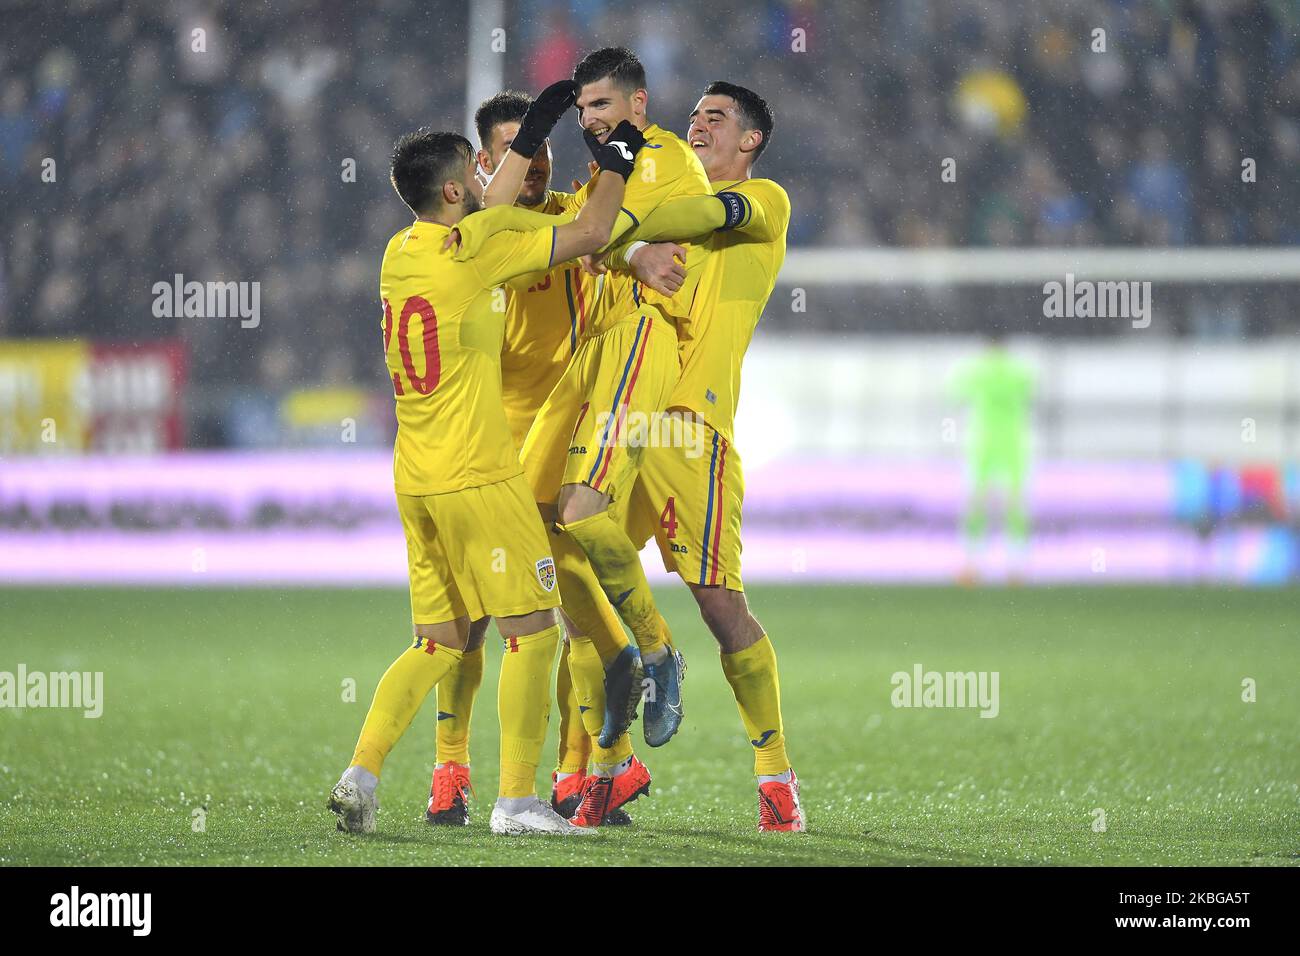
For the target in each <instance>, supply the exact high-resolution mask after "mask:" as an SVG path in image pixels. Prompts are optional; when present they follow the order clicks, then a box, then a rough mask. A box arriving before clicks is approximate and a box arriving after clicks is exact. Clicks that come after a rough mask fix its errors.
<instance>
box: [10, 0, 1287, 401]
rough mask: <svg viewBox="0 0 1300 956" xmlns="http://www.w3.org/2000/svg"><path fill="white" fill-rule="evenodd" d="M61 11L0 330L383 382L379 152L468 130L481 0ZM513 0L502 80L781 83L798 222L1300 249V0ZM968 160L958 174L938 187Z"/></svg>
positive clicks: (776, 95) (208, 363) (207, 368)
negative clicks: (201, 315) (207, 295)
mask: <svg viewBox="0 0 1300 956" xmlns="http://www.w3.org/2000/svg"><path fill="white" fill-rule="evenodd" d="M56 6H59V4H48V3H44V2H32V3H30V4H29V3H24V2H21V0H20V2H13V0H9V2H7V3H5V4H3V7H4V10H3V17H4V21H5V29H4V40H3V52H2V55H0V337H27V336H74V335H93V336H96V337H100V338H109V339H114V338H116V339H131V338H136V339H151V338H157V337H161V336H167V335H180V336H182V337H183V338H184V339H185V340H186V342H187V343H188V346H189V350H190V354H191V378H192V379H193V380H195V381H196V382H198V383H200V384H202V383H210V384H214V383H231V382H243V383H248V384H253V383H259V384H260V385H262V386H263V387H264V388H265V389H267V390H271V391H274V390H275V389H276V388H279V387H280V386H281V385H282V383H284V382H287V381H296V382H314V383H318V384H329V383H349V382H352V381H354V380H367V381H368V380H369V378H370V376H369V374H368V373H369V371H370V370H371V369H372V367H374V362H375V361H377V355H378V345H377V343H378V311H377V306H376V281H377V280H376V277H377V273H378V256H379V254H380V252H381V250H382V248H383V244H384V242H385V240H386V239H387V237H388V236H390V235H391V234H392V232H393V231H394V230H396V229H397V228H400V226H401V225H402V224H403V222H404V220H405V218H406V216H405V210H403V209H402V208H401V206H400V205H399V204H398V202H397V201H396V199H395V198H393V197H392V196H391V194H390V189H389V185H388V181H387V152H388V148H389V145H390V144H391V142H392V140H393V139H394V138H395V136H396V135H398V134H399V133H400V132H402V131H403V130H406V129H408V128H411V127H413V126H416V125H422V124H431V125H434V126H442V127H452V128H457V127H461V126H462V125H463V123H464V117H465V104H464V96H465V85H466V69H467V58H466V51H465V39H466V33H467V29H468V13H467V7H466V4H464V3H461V2H450V0H440V2H438V3H435V4H432V5H429V4H425V3H423V2H418V0H379V2H375V3H367V4H365V5H355V4H352V3H345V2H341V0H340V2H330V0H326V2H318V0H312V2H308V0H276V2H274V3H270V4H263V3H251V2H239V3H236V2H233V0H231V2H215V0H214V2H180V3H174V4H173V3H149V2H130V0H128V2H113V0H66V3H65V4H64V6H65V7H66V10H65V12H64V13H63V14H62V15H61V16H52V13H53V11H54V7H56ZM506 13H507V15H506V18H505V19H506V23H505V27H506V30H507V33H506V39H507V49H506V52H505V53H504V54H503V55H504V56H505V58H506V78H507V83H508V85H511V86H517V87H521V88H524V89H527V90H533V91H535V90H537V89H538V88H540V87H541V86H542V85H544V84H545V83H547V82H550V81H551V80H553V79H556V78H558V77H560V76H563V75H567V74H568V73H569V72H570V70H571V67H572V64H573V63H574V62H575V61H576V59H578V58H579V56H580V55H581V53H582V51H584V50H585V49H587V48H590V47H593V46H595V45H608V44H611V43H623V44H626V45H628V46H631V47H632V48H633V49H635V50H637V51H638V53H639V54H640V55H641V57H642V59H643V61H644V63H645V65H646V69H647V73H648V75H649V80H650V86H651V101H650V109H651V117H652V119H655V120H657V121H659V122H660V123H662V124H664V125H666V126H669V127H670V128H673V129H676V130H678V131H679V132H680V131H681V130H682V129H683V128H684V126H685V121H686V116H687V113H688V112H689V110H690V108H691V106H692V105H693V103H694V101H695V99H696V97H697V95H698V91H699V90H700V89H701V87H703V86H704V85H705V83H707V82H708V81H709V80H712V79H717V78H726V79H730V80H734V81H737V82H741V83H744V84H746V85H749V86H751V87H753V88H755V89H757V90H759V91H760V92H762V93H763V94H765V95H766V96H767V97H768V99H769V100H770V102H771V103H772V105H773V107H774V111H775V114H776V118H777V127H776V134H775V138H774V140H773V143H774V145H773V147H772V149H770V150H769V151H768V152H767V153H766V154H765V155H764V157H763V161H762V164H761V167H760V169H761V170H762V171H763V173H764V174H765V175H769V176H772V177H774V178H776V179H778V180H779V181H781V182H782V183H784V184H785V185H786V187H787V189H788V190H789V192H790V195H791V199H792V202H793V208H794V221H793V224H792V227H791V235H790V241H791V244H792V245H798V246H817V245H845V244H847V245H860V244H865V245H885V246H900V247H918V246H947V245H976V246H978V245H1000V246H1017V245H1076V244H1080V245H1090V244H1107V245H1109V244H1134V245H1148V246H1163V245H1174V246H1178V245H1190V244H1211V245H1218V244H1295V243H1300V180H1298V179H1297V177H1296V175H1295V172H1296V170H1297V169H1300V58H1298V56H1297V40H1296V37H1297V24H1298V23H1300V0H1150V2H1137V0H1046V2H1036V3H1021V2H1013V0H942V2H940V0H876V2H848V0H845V2H801V0H762V2H742V0H711V2H707V3H701V2H699V0H664V2H661V3H655V4H641V5H633V6H629V5H626V4H619V3H616V2H614V0H567V2H563V0H507V3H506ZM196 28H197V29H202V30H204V31H205V33H204V45H205V50H204V51H203V52H195V51H194V49H193V44H194V33H193V31H194V30H195V29H196ZM1097 28H1102V29H1104V30H1105V41H1104V42H1105V50H1106V52H1105V53H1104V54H1103V53H1099V52H1093V46H1094V44H1095V42H1096V38H1095V36H1094V33H1093V31H1094V30H1095V29H1097ZM795 31H804V33H803V34H802V36H803V38H804V39H803V44H802V49H803V52H796V50H795V49H792V46H798V45H799V42H798V40H796V39H795V38H793V36H792V34H794V32H795ZM553 145H554V148H555V153H556V180H557V183H556V184H557V185H558V186H561V187H566V186H567V183H568V181H569V179H570V178H571V177H572V176H573V175H577V174H579V173H581V172H583V170H585V164H584V162H583V160H584V154H583V152H582V151H581V145H580V140H579V137H578V135H577V130H576V126H571V125H569V124H566V125H565V126H564V128H562V129H561V130H559V131H558V133H557V135H556V136H555V137H554V138H553ZM945 157H952V158H954V159H955V160H956V162H957V167H956V170H957V179H956V182H955V183H953V184H949V185H944V186H941V185H940V183H939V172H940V163H941V162H942V160H943V158H945ZM45 158H51V159H53V160H54V161H55V164H56V165H55V171H56V181H55V182H52V183H47V182H43V181H42V179H41V172H42V161H43V160H44V159H45ZM1246 158H1250V159H1253V160H1254V161H1255V164H1256V167H1257V170H1258V182H1257V183H1244V182H1242V177H1241V168H1242V167H1241V164H1242V161H1243V159H1246ZM348 159H353V160H355V163H356V175H355V182H350V181H347V177H346V176H345V175H344V173H345V165H346V163H345V161H346V160H348ZM177 273H180V274H183V275H184V276H185V277H186V278H187V279H198V280H200V281H208V280H238V281H258V282H260V283H261V303H262V305H261V309H262V313H263V316H264V322H263V324H262V326H261V327H260V328H259V329H257V330H256V331H253V330H243V329H241V328H240V327H239V324H238V322H234V321H230V320H216V319H202V320H194V319H189V320H184V319H180V320H174V319H158V318H155V317H154V315H153V314H152V312H151V309H150V305H151V302H152V298H153V296H152V293H151V291H150V290H151V287H152V286H153V284H154V283H155V282H158V281H170V280H171V278H172V276H173V275H174V274H177ZM787 318H789V317H787ZM775 320H776V321H777V322H778V323H779V322H780V321H782V317H780V316H776V317H775ZM835 321H836V324H837V327H840V328H850V327H865V326H866V323H867V321H868V317H867V316H864V315H862V314H847V315H841V316H839V317H838V318H837V319H836V320H835Z"/></svg>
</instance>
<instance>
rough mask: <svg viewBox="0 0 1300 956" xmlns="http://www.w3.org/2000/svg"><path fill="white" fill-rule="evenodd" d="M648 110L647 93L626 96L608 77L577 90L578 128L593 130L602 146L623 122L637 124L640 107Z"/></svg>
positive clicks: (641, 92) (640, 91) (641, 91)
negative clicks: (612, 131) (646, 105)
mask: <svg viewBox="0 0 1300 956" xmlns="http://www.w3.org/2000/svg"><path fill="white" fill-rule="evenodd" d="M638 104H640V106H641V111H642V112H644V108H645V91H644V90H637V91H636V92H634V93H632V94H627V93H624V92H623V91H622V90H620V89H619V88H618V87H617V86H615V85H614V81H613V80H611V79H610V78H609V77H605V78H604V79H600V80H596V81H595V82H594V83H588V84H586V85H585V86H583V87H582V89H580V90H578V103H577V106H578V125H579V126H581V127H582V128H583V129H585V130H590V131H591V133H592V135H594V136H595V137H596V139H598V140H600V141H601V142H602V143H603V142H605V140H607V139H608V138H609V134H610V131H611V130H612V129H613V128H614V127H615V126H617V125H618V124H619V123H621V122H623V120H627V121H628V122H630V123H631V124H632V125H633V126H636V125H637V122H636V117H637V105H638Z"/></svg>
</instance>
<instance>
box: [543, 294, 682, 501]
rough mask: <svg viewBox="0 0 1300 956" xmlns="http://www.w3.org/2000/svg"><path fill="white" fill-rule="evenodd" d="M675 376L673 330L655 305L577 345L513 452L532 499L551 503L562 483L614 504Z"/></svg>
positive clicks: (677, 365) (628, 484)
mask: <svg viewBox="0 0 1300 956" xmlns="http://www.w3.org/2000/svg"><path fill="white" fill-rule="evenodd" d="M680 374H681V365H680V363H679V361H678V358H677V332H676V330H675V329H674V328H673V326H672V324H671V323H669V322H668V320H667V319H665V318H664V317H663V314H662V313H660V312H659V310H658V309H656V308H654V307H645V308H643V309H642V311H641V312H639V313H636V314H633V315H631V316H629V317H628V318H626V319H624V320H623V321H621V322H617V323H615V324H614V325H612V326H610V327H609V328H608V329H606V330H605V331H604V332H601V333H600V334H598V335H595V336H593V337H592V338H589V339H587V340H586V341H584V342H583V343H582V344H581V345H579V346H578V351H577V352H576V353H574V356H573V360H572V361H571V362H570V363H569V366H568V368H566V369H565V371H564V375H563V376H561V377H560V380H559V381H558V382H557V383H556V385H555V388H553V389H552V390H551V394H550V395H548V396H547V398H546V401H545V403H543V405H542V407H541V409H540V410H539V411H538V413H537V418H536V419H535V420H534V421H533V427H532V428H531V429H530V430H529V432H528V437H527V438H526V439H525V440H524V447H523V451H522V452H521V453H520V461H522V462H523V466H524V474H525V475H526V476H527V478H528V484H529V486H530V487H531V488H532V490H533V495H534V496H535V497H536V498H537V500H538V501H540V502H543V503H547V504H554V503H555V502H556V501H557V500H558V498H559V494H560V486H561V485H568V484H582V485H589V486H590V487H592V488H595V489H596V490H597V491H600V492H604V493H605V494H607V495H609V496H610V497H611V498H615V499H617V498H618V497H619V494H620V492H622V491H624V490H626V489H629V488H631V486H632V484H633V481H634V480H635V478H636V472H637V469H638V468H639V467H640V465H641V460H642V456H643V453H644V451H645V450H646V449H645V447H644V443H643V441H641V440H640V438H639V436H640V435H641V433H642V430H643V429H644V428H645V427H647V426H648V423H649V422H650V420H651V419H652V417H653V416H655V415H656V414H657V413H658V412H659V411H660V410H661V409H663V407H664V406H665V405H666V404H667V402H668V397H669V396H670V395H671V394H672V390H673V387H674V386H675V385H676V384H677V378H678V376H679V375H680Z"/></svg>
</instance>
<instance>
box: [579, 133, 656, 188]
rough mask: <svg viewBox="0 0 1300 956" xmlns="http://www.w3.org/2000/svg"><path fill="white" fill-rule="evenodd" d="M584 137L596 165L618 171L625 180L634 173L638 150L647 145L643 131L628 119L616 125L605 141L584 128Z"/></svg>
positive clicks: (614, 171)
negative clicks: (633, 165)
mask: <svg viewBox="0 0 1300 956" xmlns="http://www.w3.org/2000/svg"><path fill="white" fill-rule="evenodd" d="M582 138H583V139H585V140H586V141H587V148H588V149H589V150H591V155H592V157H593V158H594V159H595V160H596V165H598V166H599V167H600V168H601V169H607V170H609V171H610V172H611V173H618V174H619V175H620V176H622V177H623V179H624V180H626V179H627V178H628V177H629V176H631V175H632V164H633V163H635V162H636V154H637V151H638V150H639V149H640V148H641V147H642V146H644V145H645V137H644V136H642V135H641V131H640V130H639V129H637V128H636V127H635V126H633V125H632V124H631V123H629V122H628V121H627V120H623V122H621V123H619V124H618V125H617V126H615V127H614V128H613V129H612V130H611V131H610V134H609V138H608V139H607V140H605V142H603V143H602V142H601V141H600V140H598V139H596V137H595V136H593V135H592V133H591V131H590V130H583V131H582Z"/></svg>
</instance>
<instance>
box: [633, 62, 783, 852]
mask: <svg viewBox="0 0 1300 956" xmlns="http://www.w3.org/2000/svg"><path fill="white" fill-rule="evenodd" d="M772 126H773V119H772V113H771V110H770V109H769V108H768V106H767V103H766V102H764V101H763V99H762V98H761V97H759V96H758V95H757V94H756V93H754V92H753V91H751V90H748V89H745V88H744V87H741V86H736V85H734V84H731V83H723V82H717V83H712V84H710V85H709V86H708V87H707V88H706V89H705V91H704V96H703V97H702V98H701V99H700V101H699V103H698V104H697V105H696V107H695V110H694V111H693V112H692V113H691V118H690V129H689V131H688V134H687V140H688V142H689V143H690V145H691V149H693V150H694V151H695V153H696V155H698V156H699V157H700V159H701V161H702V162H703V163H704V168H705V169H706V170H707V171H708V174H709V179H710V181H711V182H712V184H713V189H714V192H715V193H716V198H707V199H699V198H692V199H685V200H674V201H672V202H670V203H666V204H664V205H663V206H660V207H659V209H657V210H656V211H655V212H653V213H651V214H650V215H649V216H647V217H646V219H645V221H644V222H643V223H642V224H641V226H640V228H638V229H637V230H636V231H635V232H634V233H633V234H632V239H633V240H634V241H633V242H630V243H624V244H622V245H621V246H620V247H619V248H617V249H615V250H613V251H612V252H611V253H610V255H609V259H610V261H611V263H613V264H615V265H616V266H617V265H618V263H619V262H620V261H622V262H624V263H626V262H627V261H628V259H629V258H630V260H631V267H632V269H633V272H634V274H635V275H638V276H639V277H640V278H642V280H643V281H650V282H654V283H655V284H657V285H659V286H660V287H661V288H662V289H663V291H665V292H672V291H673V290H674V289H675V288H676V287H677V285H678V284H679V283H680V282H681V281H682V280H683V278H684V275H683V270H682V268H681V264H680V263H674V259H675V254H676V253H678V252H679V251H680V247H678V246H676V245H673V244H654V245H649V246H647V245H645V242H646V241H647V240H658V239H679V240H690V239H697V240H698V239H700V238H701V236H702V235H703V234H708V235H709V238H708V240H707V245H708V246H709V249H710V255H709V256H708V257H707V258H706V260H705V264H704V267H703V272H702V274H701V276H700V277H699V282H698V287H697V290H696V294H695V300H694V302H693V304H692V306H691V310H690V316H689V321H688V322H687V323H685V324H684V325H683V326H682V330H683V334H682V343H683V344H682V352H681V356H682V374H681V377H680V379H679V380H678V383H677V386H676V388H675V389H674V390H673V393H672V397H671V398H670V399H669V401H668V405H669V407H670V409H671V410H672V411H674V412H681V413H682V423H681V429H682V432H681V434H680V436H675V437H678V440H675V441H673V442H672V443H671V444H669V445H662V444H656V445H652V447H650V448H649V449H647V452H646V457H645V461H644V463H643V464H642V466H641V471H640V473H639V475H638V478H637V484H636V487H635V489H634V491H633V493H632V495H631V498H630V500H629V501H627V503H626V507H620V508H619V514H620V515H621V516H622V517H624V520H625V521H626V523H627V526H628V528H629V534H630V535H631V537H632V540H633V541H635V542H637V543H643V542H645V541H647V540H648V539H649V538H650V537H651V535H653V536H654V537H655V538H656V539H657V541H658V544H659V548H660V551H661V553H662V555H663V559H664V566H665V567H666V568H668V569H669V570H675V571H676V572H677V573H678V574H679V575H680V576H681V578H682V580H684V581H685V582H686V584H687V585H688V586H689V587H690V589H691V593H692V594H693V595H694V596H695V600H696V601H697V602H698V604H699V608H700V613H701V615H702V617H703V618H704V622H705V624H706V625H707V626H708V628H709V630H710V631H711V632H712V633H713V636H714V637H715V638H716V639H717V641H718V646H719V649H720V651H721V659H722V670H723V673H724V674H725V676H726V678H727V682H728V683H729V684H730V685H731V689H732V692H733V693H734V695H735V698H736V704H737V706H738V708H739V710H740V717H741V721H742V723H743V724H744V726H745V732H746V736H747V738H748V739H749V742H750V743H751V744H752V745H753V747H754V772H755V774H756V775H757V777H758V794H759V824H758V828H759V829H760V830H764V831H767V830H790V831H802V830H803V829H804V825H805V823H804V814H803V808H802V806H801V805H800V802H799V782H798V778H797V777H796V776H795V773H794V770H793V769H792V768H791V766H790V761H789V758H788V757H787V755H786V749H785V732H784V725H783V723H782V719H781V697H780V685H779V682H778V678H777V667H776V655H775V653H774V651H773V649H772V642H771V640H770V639H769V638H768V636H767V634H766V633H765V632H764V630H763V627H762V625H760V624H759V623H758V621H757V620H756V619H755V618H754V616H753V614H751V613H750V610H749V607H748V604H747V602H746V600H745V592H744V589H743V585H742V583H741V579H740V551H741V544H740V512H741V503H742V500H743V497H744V478H743V475H742V472H741V465H740V456H739V454H738V453H737V452H736V450H735V448H734V447H732V425H733V421H734V418H735V412H736V403H737V401H738V399H739V397H740V367H741V362H742V360H743V358H744V355H745V350H746V349H747V348H748V347H749V343H750V340H751V338H752V337H753V334H754V329H755V327H756V326H757V324H758V320H759V317H760V316H761V315H762V312H763V307H764V306H765V305H766V303H767V300H768V297H769V296H770V295H771V294H772V289H773V287H774V286H775V284H776V277H777V273H778V272H779V271H780V269H781V264H782V263H783V262H784V261H785V235H786V228H787V226H788V224H789V222H790V201H789V199H788V198H787V197H786V194H785V190H783V189H782V188H781V187H780V186H779V185H777V184H776V183H775V182H773V181H772V180H770V179H755V178H752V175H751V173H752V167H753V165H754V163H755V162H756V161H757V160H758V157H759V156H760V155H761V154H762V152H763V150H764V148H766V146H767V144H768V143H769V142H770V140H771V137H772ZM715 229H716V230H717V231H714V230H715ZM669 434H672V433H671V432H669ZM699 449H703V450H704V454H698V453H696V451H697V450H699ZM620 505H622V503H620Z"/></svg>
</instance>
